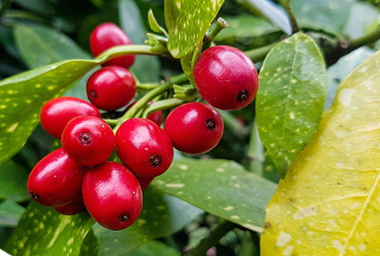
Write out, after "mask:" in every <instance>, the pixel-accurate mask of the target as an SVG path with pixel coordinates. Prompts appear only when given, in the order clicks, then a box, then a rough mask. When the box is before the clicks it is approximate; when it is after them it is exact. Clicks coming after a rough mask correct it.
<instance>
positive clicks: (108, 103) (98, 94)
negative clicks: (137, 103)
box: [86, 66, 136, 111]
mask: <svg viewBox="0 0 380 256" xmlns="http://www.w3.org/2000/svg"><path fill="white" fill-rule="evenodd" d="M86 91H87V97H88V99H89V100H90V102H91V103H92V104H94V105H95V106H96V107H97V108H99V109H103V110H106V111H115V110H117V109H119V108H122V107H124V106H126V105H127V104H128V103H129V102H130V101H131V100H132V99H133V97H134V96H135V94H136V81H135V78H134V77H133V75H132V73H131V72H129V71H128V70H127V69H125V68H122V67H118V66H108V67H104V68H101V69H99V70H97V71H96V72H95V73H93V74H92V75H91V76H90V78H89V79H88V80H87V86H86Z"/></svg>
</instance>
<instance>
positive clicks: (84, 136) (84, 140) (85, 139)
mask: <svg viewBox="0 0 380 256" xmlns="http://www.w3.org/2000/svg"><path fill="white" fill-rule="evenodd" d="M79 141H80V143H81V144H83V145H88V144H90V143H91V141H92V134H91V133H90V132H82V133H81V134H80V135H79Z"/></svg>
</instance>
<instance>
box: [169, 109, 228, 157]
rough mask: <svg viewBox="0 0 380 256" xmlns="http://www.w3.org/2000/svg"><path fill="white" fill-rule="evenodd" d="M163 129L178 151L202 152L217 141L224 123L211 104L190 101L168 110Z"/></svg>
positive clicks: (206, 150) (221, 133) (213, 145)
mask: <svg viewBox="0 0 380 256" xmlns="http://www.w3.org/2000/svg"><path fill="white" fill-rule="evenodd" d="M164 129H165V131H166V133H167V134H168V136H169V138H170V139H171V141H172V143H173V146H174V147H175V148H176V149H178V150H179V151H182V152H184V153H188V154H202V153H206V152H208V151H210V150H211V149H213V148H214V147H215V146H216V145H217V144H218V143H219V141H220V140H221V138H222V135H223V129H224V123H223V119H222V117H221V115H220V114H219V112H218V111H217V110H216V109H215V108H213V107H212V106H210V105H207V104H205V103H200V102H191V103H186V104H183V105H181V106H179V107H177V108H175V109H174V110H173V111H172V112H170V113H169V115H168V116H167V118H166V121H165V128H164Z"/></svg>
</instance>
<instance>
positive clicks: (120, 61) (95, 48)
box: [90, 22, 136, 68]
mask: <svg viewBox="0 0 380 256" xmlns="http://www.w3.org/2000/svg"><path fill="white" fill-rule="evenodd" d="M130 44H132V41H131V40H130V39H129V37H128V35H127V34H126V33H125V32H124V31H123V30H122V29H121V28H120V27H118V26H117V25H115V24H113V23H110V22H106V23H103V24H100V25H98V26H97V27H96V28H95V29H94V30H93V31H92V32H91V35H90V49H91V52H92V54H93V56H94V57H96V56H98V55H99V54H101V53H103V52H104V51H106V50H108V49H110V48H112V47H114V46H119V45H130ZM135 58H136V56H135V55H125V56H121V57H116V58H113V59H111V60H109V61H107V62H106V63H103V66H121V67H124V68H129V67H130V66H132V65H133V63H134V62H135Z"/></svg>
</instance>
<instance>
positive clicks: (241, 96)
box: [236, 90, 248, 102]
mask: <svg viewBox="0 0 380 256" xmlns="http://www.w3.org/2000/svg"><path fill="white" fill-rule="evenodd" d="M247 98H248V92H247V91H246V90H242V91H240V92H239V93H238V95H237V96H236V101H237V102H243V101H245V100H246V99H247Z"/></svg>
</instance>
